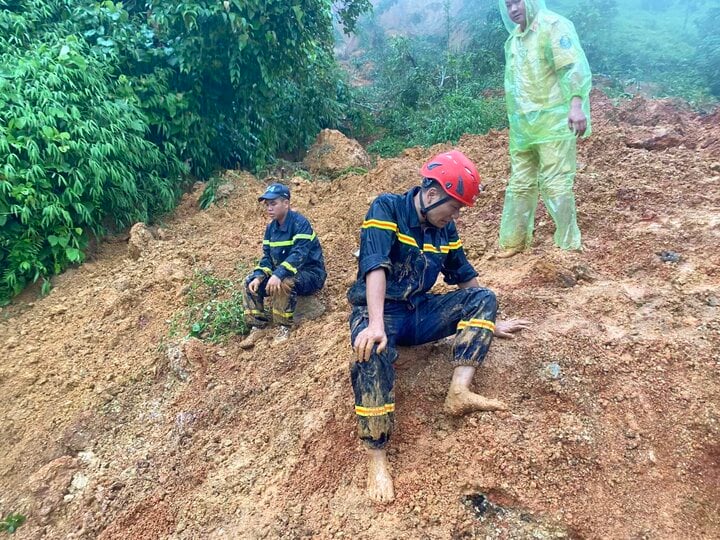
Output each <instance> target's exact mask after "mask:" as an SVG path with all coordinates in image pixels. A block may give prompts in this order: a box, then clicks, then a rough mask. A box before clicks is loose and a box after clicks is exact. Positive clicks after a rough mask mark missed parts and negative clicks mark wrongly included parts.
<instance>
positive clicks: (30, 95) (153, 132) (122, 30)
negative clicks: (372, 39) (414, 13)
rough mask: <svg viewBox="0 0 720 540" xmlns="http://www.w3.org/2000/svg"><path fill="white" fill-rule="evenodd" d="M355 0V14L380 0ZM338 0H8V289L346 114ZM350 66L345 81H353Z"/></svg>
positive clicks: (4, 69)
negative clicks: (200, 184)
mask: <svg viewBox="0 0 720 540" xmlns="http://www.w3.org/2000/svg"><path fill="white" fill-rule="evenodd" d="M368 6H369V3H368V2H367V0H345V1H344V2H343V3H342V4H341V6H340V11H339V12H338V16H339V18H340V20H341V22H342V23H343V24H344V25H346V27H347V28H351V27H352V26H353V25H354V24H355V21H356V20H357V17H358V16H359V15H360V13H362V12H363V11H364V10H366V9H368ZM331 13H332V12H331V2H330V1H329V0H303V1H302V2H298V3H287V2H284V1H281V0H227V1H224V2H223V1H218V0H187V1H182V0H163V1H158V0H154V1H153V0H151V1H147V2H139V1H128V2H125V3H122V2H112V1H91V0H41V1H31V0H0V302H4V301H7V300H8V299H9V298H11V297H12V296H13V295H15V294H17V293H18V292H19V291H20V290H22V288H23V287H24V286H25V285H26V284H28V283H30V282H33V281H37V280H38V279H41V278H42V279H43V280H44V289H46V288H47V286H48V282H47V281H46V277H47V276H50V275H53V274H56V273H58V272H60V271H62V270H63V269H64V268H66V267H67V266H68V265H71V264H76V263H80V262H82V260H83V259H84V249H85V247H86V246H87V243H88V239H89V235H92V234H95V235H100V234H102V233H103V232H104V231H105V229H106V228H107V227H108V226H115V227H125V226H127V225H129V224H131V223H133V222H134V221H149V220H152V219H153V218H154V217H155V216H157V215H158V214H160V213H162V212H166V211H168V210H170V209H172V208H173V206H174V204H175V203H176V201H177V198H178V195H179V193H180V191H181V189H182V187H183V185H184V182H185V180H184V175H185V173H186V172H192V173H193V174H194V175H196V176H198V177H200V178H207V177H209V176H210V175H211V174H212V173H213V172H214V171H215V170H216V169H217V168H218V167H220V166H232V167H235V166H237V165H241V166H244V167H249V168H253V169H257V168H259V167H261V166H263V165H264V164H265V163H267V162H270V161H272V160H273V159H274V155H275V154H276V153H278V152H285V151H296V150H297V149H298V147H303V146H304V145H306V144H307V143H308V142H309V141H310V140H311V139H312V138H313V137H314V136H315V135H316V133H317V132H318V131H319V130H320V129H321V128H323V127H333V126H334V125H335V124H336V123H337V121H338V118H340V117H341V116H342V115H343V111H344V108H345V103H346V101H347V99H348V93H347V90H346V88H345V85H344V83H343V82H342V78H341V77H339V75H338V72H337V67H336V65H335V62H334V59H333V56H332V26H331V21H332V19H331V17H332V15H331ZM339 81H340V82H339Z"/></svg>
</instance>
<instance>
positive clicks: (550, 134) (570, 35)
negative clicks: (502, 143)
mask: <svg viewBox="0 0 720 540" xmlns="http://www.w3.org/2000/svg"><path fill="white" fill-rule="evenodd" d="M499 4H500V13H501V14H502V17H503V21H504V22H505V26H506V28H507V29H508V32H509V33H510V37H509V38H508V40H507V41H506V42H505V62H506V65H505V99H506V102H507V110H508V120H509V124H510V161H511V166H512V176H511V178H510V181H509V183H508V188H507V190H506V194H505V205H504V208H503V216H502V220H501V224H500V245H501V247H503V248H508V249H523V248H525V247H527V246H529V245H530V243H531V242H532V233H533V227H534V220H535V207H536V206H537V198H538V192H539V193H540V194H541V195H542V198H543V202H544V203H545V206H546V208H547V209H548V212H549V213H550V215H551V216H552V218H553V220H554V221H555V226H556V231H555V236H554V240H555V243H556V244H557V245H558V246H559V247H561V248H563V249H580V247H581V238H580V230H579V228H578V226H577V218H576V211H575V197H574V194H573V182H574V178H575V170H576V166H575V153H576V149H575V141H576V135H575V134H574V133H573V132H572V131H571V130H570V129H569V127H568V113H569V111H570V102H571V101H572V99H573V97H575V96H577V97H579V98H580V99H581V100H582V110H583V112H584V113H585V116H586V118H587V130H586V131H585V134H584V136H585V137H587V136H588V135H590V132H591V126H590V103H589V99H588V96H589V94H590V89H591V81H592V74H591V72H590V66H589V65H588V62H587V59H586V57H585V53H584V52H583V50H582V47H581V46H580V41H579V39H578V36H577V33H576V32H575V28H574V26H573V24H572V23H571V22H570V21H569V20H567V19H565V18H564V17H562V16H560V15H558V14H557V13H554V12H552V11H550V10H548V9H547V8H546V6H545V1H544V0H525V11H526V19H527V25H526V28H525V31H521V27H520V25H517V24H515V23H514V22H512V20H511V19H510V17H509V15H508V12H507V8H506V6H505V0H499Z"/></svg>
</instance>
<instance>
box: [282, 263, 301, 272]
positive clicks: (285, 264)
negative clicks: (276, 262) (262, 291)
mask: <svg viewBox="0 0 720 540" xmlns="http://www.w3.org/2000/svg"><path fill="white" fill-rule="evenodd" d="M280 266H284V267H285V268H287V269H288V270H290V271H291V272H292V273H293V274H297V268H295V267H294V266H293V265H292V264H290V263H289V262H287V261H283V262H281V263H280Z"/></svg>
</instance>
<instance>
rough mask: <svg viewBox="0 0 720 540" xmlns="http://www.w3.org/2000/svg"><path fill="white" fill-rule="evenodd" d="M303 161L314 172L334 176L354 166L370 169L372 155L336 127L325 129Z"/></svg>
mask: <svg viewBox="0 0 720 540" xmlns="http://www.w3.org/2000/svg"><path fill="white" fill-rule="evenodd" d="M303 163H304V164H305V167H307V169H308V170H309V171H310V172H312V173H313V174H319V175H324V176H329V177H331V178H332V177H335V176H338V175H339V174H342V173H344V172H347V171H349V170H351V169H353V168H362V169H368V168H369V167H370V156H368V154H367V152H366V151H365V149H364V148H363V147H362V146H360V143H358V142H357V141H356V140H354V139H348V138H347V137H346V136H345V135H343V134H342V133H340V132H339V131H337V130H335V129H323V130H322V131H321V132H320V134H319V135H318V136H317V139H316V140H315V144H313V145H312V147H311V148H310V150H308V153H307V156H305V160H304V162H303Z"/></svg>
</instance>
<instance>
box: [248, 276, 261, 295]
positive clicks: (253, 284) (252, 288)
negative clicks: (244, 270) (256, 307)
mask: <svg viewBox="0 0 720 540" xmlns="http://www.w3.org/2000/svg"><path fill="white" fill-rule="evenodd" d="M260 283H262V281H260V278H257V277H256V278H255V279H253V280H252V281H251V282H250V285H248V290H249V291H250V292H251V293H253V294H257V292H258V287H260Z"/></svg>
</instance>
